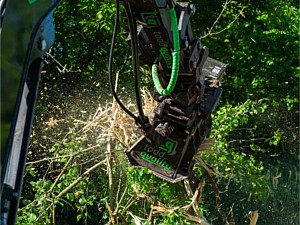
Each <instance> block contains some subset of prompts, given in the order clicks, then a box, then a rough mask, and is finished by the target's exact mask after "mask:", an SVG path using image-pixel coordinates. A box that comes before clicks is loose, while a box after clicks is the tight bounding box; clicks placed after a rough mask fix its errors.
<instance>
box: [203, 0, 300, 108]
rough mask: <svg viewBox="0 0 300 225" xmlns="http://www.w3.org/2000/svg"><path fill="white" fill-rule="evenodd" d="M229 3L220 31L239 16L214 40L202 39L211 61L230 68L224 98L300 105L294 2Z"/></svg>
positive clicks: (297, 35) (297, 30)
mask: <svg viewBox="0 0 300 225" xmlns="http://www.w3.org/2000/svg"><path fill="white" fill-rule="evenodd" d="M233 2H234V4H230V9H229V10H225V13H224V14H223V16H222V19H221V21H222V22H221V23H220V24H219V25H220V27H219V28H218V27H216V28H215V31H216V32H218V31H220V30H222V28H224V27H225V25H223V24H228V23H230V21H232V18H233V17H234V15H238V14H239V13H240V10H241V8H242V7H243V8H244V9H243V12H242V13H240V15H239V18H238V20H237V22H235V23H233V24H232V25H231V26H230V29H227V30H226V31H224V32H221V33H220V34H218V38H209V39H204V40H203V42H204V43H205V44H207V45H208V46H211V47H210V50H211V52H210V54H211V56H213V57H215V58H217V59H219V60H222V61H224V62H226V63H228V64H229V67H228V71H227V74H228V75H227V76H225V78H224V85H223V86H224V89H225V90H226V91H225V92H224V95H223V96H224V97H225V98H224V97H223V99H228V100H230V101H231V102H240V101H243V100H246V99H247V98H251V99H260V98H266V97H267V98H272V99H276V101H277V102H278V103H279V102H285V103H286V104H288V107H289V108H291V106H292V105H295V104H297V103H298V97H297V96H298V90H299V89H298V88H299V85H298V81H299V63H298V55H299V26H297V22H296V21H298V18H299V9H298V7H296V5H295V4H294V2H293V1H288V2H287V1H281V0H277V1H267V2H259V1H251V2H246V3H243V2H239V3H238V2H236V1H233Z"/></svg>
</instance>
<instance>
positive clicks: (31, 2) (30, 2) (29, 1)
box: [28, 0, 37, 5]
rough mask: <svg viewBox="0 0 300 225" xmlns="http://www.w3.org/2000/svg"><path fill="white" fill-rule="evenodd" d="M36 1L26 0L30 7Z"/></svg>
mask: <svg viewBox="0 0 300 225" xmlns="http://www.w3.org/2000/svg"><path fill="white" fill-rule="evenodd" d="M36 1H37V0H28V3H29V4H30V5H32V4H33V3H35V2H36Z"/></svg>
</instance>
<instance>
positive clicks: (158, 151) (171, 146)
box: [139, 139, 177, 171]
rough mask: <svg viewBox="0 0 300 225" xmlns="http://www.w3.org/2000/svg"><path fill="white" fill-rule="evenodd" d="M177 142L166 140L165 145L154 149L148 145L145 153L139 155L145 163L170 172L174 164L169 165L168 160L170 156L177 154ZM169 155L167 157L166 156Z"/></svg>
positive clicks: (144, 150)
mask: <svg viewBox="0 0 300 225" xmlns="http://www.w3.org/2000/svg"><path fill="white" fill-rule="evenodd" d="M176 147H177V142H176V141H173V140H170V139H168V140H166V141H165V143H164V144H163V145H160V146H159V147H156V148H155V147H152V146H150V145H149V144H147V145H146V146H145V147H144V149H143V151H142V152H140V153H139V155H140V157H141V158H142V159H144V160H145V161H148V162H150V163H152V164H154V165H156V166H159V167H162V168H164V169H165V170H168V171H169V170H170V169H171V168H172V166H173V165H172V164H171V163H168V162H167V160H165V159H168V158H169V157H170V155H175V154H176V151H175V150H176ZM166 154H167V157H165V155H166Z"/></svg>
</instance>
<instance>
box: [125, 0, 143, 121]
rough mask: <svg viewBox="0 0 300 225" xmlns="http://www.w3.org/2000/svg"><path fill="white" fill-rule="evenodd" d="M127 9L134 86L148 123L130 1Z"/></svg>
mask: <svg viewBox="0 0 300 225" xmlns="http://www.w3.org/2000/svg"><path fill="white" fill-rule="evenodd" d="M125 10H126V14H127V18H128V23H129V32H130V40H131V51H132V58H133V60H132V66H133V74H134V81H135V82H134V83H135V84H134V87H135V96H136V104H137V108H138V112H139V119H140V120H141V122H142V123H143V124H146V123H148V119H147V117H145V115H144V111H143V106H142V101H141V93H140V76H139V69H138V66H139V56H138V38H137V26H136V21H135V20H134V18H133V16H132V11H131V7H130V4H129V3H125Z"/></svg>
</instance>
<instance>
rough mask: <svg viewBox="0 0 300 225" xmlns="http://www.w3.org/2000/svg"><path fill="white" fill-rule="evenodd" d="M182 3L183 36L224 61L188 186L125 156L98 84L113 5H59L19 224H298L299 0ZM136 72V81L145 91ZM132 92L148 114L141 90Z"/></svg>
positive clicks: (130, 135) (122, 44)
mask: <svg viewBox="0 0 300 225" xmlns="http://www.w3.org/2000/svg"><path fill="white" fill-rule="evenodd" d="M190 2H193V3H195V4H196V8H197V11H196V13H195V15H193V16H192V17H191V19H192V27H193V32H194V36H198V37H202V39H201V40H202V43H204V44H205V45H207V46H209V48H210V56H211V57H213V58H216V59H218V60H220V61H222V62H226V63H228V64H229V66H228V70H227V74H226V76H225V77H224V78H223V81H222V83H223V89H224V92H223V96H222V99H221V102H220V103H219V106H218V109H217V110H216V112H215V113H214V115H213V130H212V132H211V138H212V139H214V140H215V142H214V145H213V146H212V147H211V148H210V149H206V150H205V151H203V152H201V154H199V156H198V160H197V164H196V166H195V176H196V177H197V178H198V179H199V180H200V183H199V186H198V187H197V191H196V192H195V193H194V194H193V193H189V192H188V187H186V186H185V185H184V184H183V183H177V184H170V183H167V182H165V181H162V180H160V179H159V178H157V177H155V176H153V175H151V174H150V173H149V171H147V170H146V169H137V168H135V167H130V166H129V164H128V163H127V160H126V159H125V157H124V154H123V151H124V149H125V148H128V147H129V146H130V145H132V144H133V143H134V142H135V141H136V140H137V139H138V138H139V137H140V136H141V134H140V133H139V131H138V130H137V128H136V126H135V124H134V123H133V121H132V120H131V119H130V118H128V116H127V115H126V114H125V113H124V112H123V111H121V109H120V108H119V107H118V106H117V105H116V103H115V102H114V101H113V100H112V97H111V95H110V92H109V88H108V78H107V64H108V62H107V59H108V51H109V45H110V40H111V36H112V27H113V19H114V11H115V8H114V6H115V5H114V1H111V0H105V1H94V0H74V1H72V3H70V2H67V1H63V2H62V4H61V5H60V6H59V8H58V9H57V10H56V12H55V20H56V23H55V24H56V31H57V34H56V43H55V45H54V46H53V48H52V49H51V51H50V52H49V54H48V55H47V57H46V60H45V66H44V70H45V73H43V74H42V82H41V88H40V96H39V100H38V103H37V109H36V117H35V121H34V127H33V133H32V137H31V144H30V148H29V155H28V162H27V168H26V171H27V172H26V174H25V180H24V187H23V192H22V199H21V205H20V210H19V213H18V221H17V223H18V224H57V225H60V224H61V225H62V224H72V225H73V224H144V225H146V224H170V225H171V224H172V225H173V224H200V223H202V224H216V225H220V224H250V221H251V224H255V223H254V220H255V219H256V216H257V215H259V217H258V222H257V224H273V225H276V224H278V225H281V224H287V225H293V224H298V221H299V208H298V206H299V196H298V194H299V193H298V187H299V167H298V151H299V111H298V110H299V63H298V60H299V26H298V24H297V22H298V21H299V5H298V4H297V2H296V1H292V0H289V1H283V0H270V1H256V0H255V1H230V0H214V1H203V0H194V1H190ZM122 13H123V12H122ZM123 18H125V16H123ZM118 32H119V35H118V39H117V50H116V53H115V56H116V57H115V59H114V65H115V72H116V75H117V78H116V79H117V80H118V81H117V82H116V84H117V85H118V87H116V88H117V89H118V92H119V93H120V95H121V96H126V97H124V98H122V99H123V101H124V102H125V103H126V105H127V106H128V107H130V109H131V110H132V111H135V110H136V109H135V104H134V102H135V100H134V97H133V95H132V93H131V90H132V84H133V79H132V74H131V58H130V54H128V52H129V50H128V46H127V43H126V37H127V35H128V28H127V21H126V20H125V19H123V20H122V21H121V25H120V27H119V30H118ZM119 65H122V66H119ZM141 70H142V72H143V78H142V79H143V85H144V86H147V87H152V86H153V85H152V81H151V79H150V78H149V75H148V74H147V69H146V68H142V69H141ZM143 100H144V108H145V111H146V114H147V115H151V111H152V109H153V108H154V106H155V102H154V101H153V100H152V99H151V96H150V94H149V91H147V89H143ZM257 212H258V214H257ZM251 216H252V217H251ZM251 218H252V219H251Z"/></svg>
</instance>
